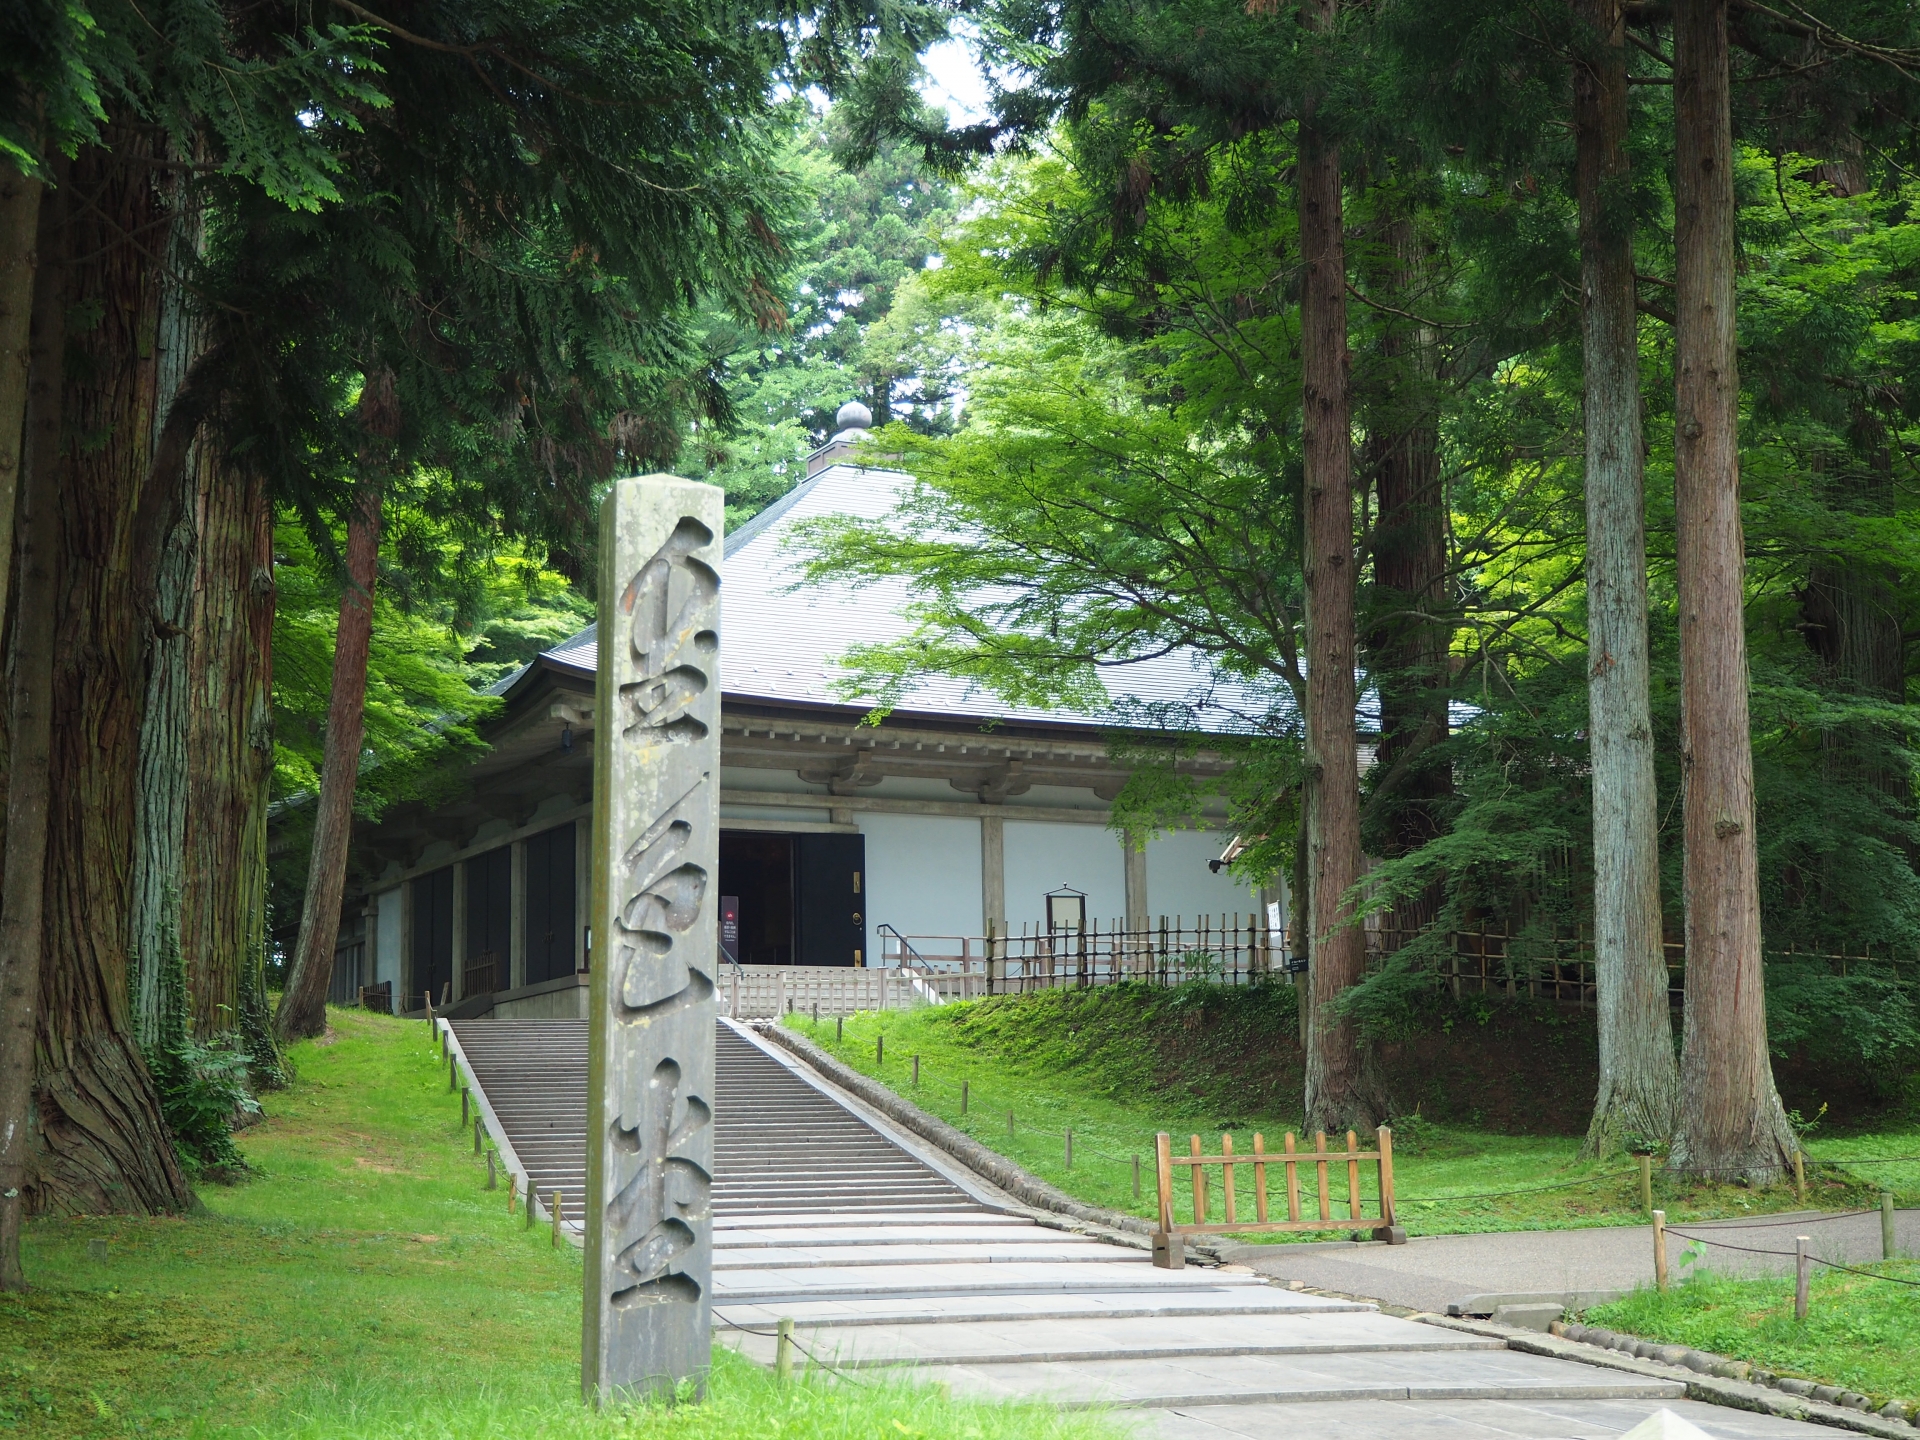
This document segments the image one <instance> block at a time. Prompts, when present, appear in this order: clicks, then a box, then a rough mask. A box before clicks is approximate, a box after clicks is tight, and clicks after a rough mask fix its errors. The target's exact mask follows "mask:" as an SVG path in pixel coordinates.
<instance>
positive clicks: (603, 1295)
mask: <svg viewBox="0 0 1920 1440" xmlns="http://www.w3.org/2000/svg"><path fill="white" fill-rule="evenodd" d="M722 513H723V512H722V509H721V492H720V491H719V489H718V488H716V487H715V486H712V485H702V484H697V483H695V482H694V481H691V480H682V479H679V478H677V477H675V476H672V475H649V476H646V477H644V478H642V479H638V480H622V481H620V482H619V483H618V484H617V485H615V486H614V488H613V492H612V493H611V494H610V495H608V496H607V499H606V503H605V505H604V506H602V508H601V511H600V629H599V636H600V678H599V688H598V691H597V697H596V700H595V705H594V720H595V724H594V741H593V743H594V755H593V760H594V766H593V909H592V918H591V922H590V923H591V924H592V927H593V937H592V939H593V959H592V974H593V985H592V990H591V992H590V993H591V997H592V998H591V1001H590V1005H591V1012H590V1013H591V1031H590V1041H589V1080H588V1085H587V1201H586V1206H585V1213H584V1216H583V1220H584V1223H585V1226H586V1305H585V1318H584V1325H583V1332H584V1333H583V1344H582V1358H581V1383H582V1385H583V1387H584V1389H585V1391H586V1394H587V1397H588V1399H589V1400H600V1401H604V1400H606V1399H609V1398H614V1397H618V1396H620V1395H622V1394H627V1395H645V1394H671V1393H672V1392H673V1390H674V1388H675V1387H676V1386H677V1385H678V1384H679V1382H681V1381H684V1380H691V1381H693V1382H694V1384H695V1385H703V1384H704V1383H705V1379H706V1372H707V1365H708V1359H709V1343H710V1342H709V1336H708V1325H709V1319H708V1304H709V1291H710V1288H711V1282H712V1275H713V1211H712V1201H711V1192H712V1188H713V1181H712V1174H713V1081H714V1053H713V1051H714V1044H713V1042H714V1024H715V1019H714V1003H713V976H714V962H715V950H716V942H717V935H718V931H717V928H716V925H715V918H714V906H715V904H716V903H717V902H718V880H719V876H718V873H717V871H718V864H719V828H720V827H719V819H720V555H721V549H720V537H721V528H722V524H723V520H722Z"/></svg>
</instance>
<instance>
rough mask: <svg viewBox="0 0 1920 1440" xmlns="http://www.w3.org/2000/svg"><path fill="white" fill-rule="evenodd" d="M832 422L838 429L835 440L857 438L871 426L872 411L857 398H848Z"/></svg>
mask: <svg viewBox="0 0 1920 1440" xmlns="http://www.w3.org/2000/svg"><path fill="white" fill-rule="evenodd" d="M833 423H834V428H835V429H836V430H838V431H839V433H838V434H837V435H835V436H834V437H833V438H834V439H835V440H858V439H859V438H860V437H861V436H862V435H865V434H866V433H867V431H869V430H871V429H872V428H873V412H872V411H871V410H869V409H867V407H866V406H864V405H862V404H861V403H860V402H859V401H858V400H849V401H848V402H847V403H846V404H844V405H842V406H841V407H840V411H839V413H838V414H836V415H835V416H834V417H833Z"/></svg>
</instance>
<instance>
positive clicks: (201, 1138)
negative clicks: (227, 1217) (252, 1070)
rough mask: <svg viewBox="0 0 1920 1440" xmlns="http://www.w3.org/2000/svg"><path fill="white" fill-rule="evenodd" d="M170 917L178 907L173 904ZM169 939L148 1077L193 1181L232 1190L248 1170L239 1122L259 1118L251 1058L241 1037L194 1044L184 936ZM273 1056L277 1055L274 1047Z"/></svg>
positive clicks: (170, 934) (169, 934) (171, 934)
mask: <svg viewBox="0 0 1920 1440" xmlns="http://www.w3.org/2000/svg"><path fill="white" fill-rule="evenodd" d="M168 909H169V911H170V912H171V913H178V909H179V907H178V904H177V903H170V904H169V906H168ZM165 933H166V949H167V953H166V954H165V955H163V956H162V957H161V962H160V1006H159V1016H158V1024H157V1025H156V1027H155V1033H154V1038H153V1043H152V1045H151V1046H149V1047H148V1049H147V1052H146V1060H147V1070H148V1072H149V1073H150V1074H151V1075H152V1076H153V1084H154V1089H155V1090H157V1091H158V1092H159V1095H160V1113H161V1115H162V1117H163V1118H164V1119H165V1120H166V1122H167V1130H168V1131H169V1133H171V1134H172V1136H173V1142H174V1147H175V1150H176V1151H177V1153H178V1154H179V1156H180V1160H181V1163H182V1164H183V1165H184V1166H185V1167H186V1170H187V1174H188V1176H189V1177H190V1178H195V1179H200V1178H204V1179H208V1180H214V1181H219V1182H222V1183H232V1182H233V1181H234V1180H236V1179H238V1178H239V1177H240V1176H242V1175H244V1174H245V1173H246V1170H247V1164H246V1161H245V1160H243V1159H242V1158H241V1156H240V1151H239V1149H238V1148H237V1147H236V1146H235V1145H234V1143H233V1129H234V1125H235V1122H236V1121H239V1120H240V1119H242V1117H245V1116H252V1115H258V1114H259V1113H260V1105H259V1102H257V1101H256V1100H255V1099H254V1098H253V1093H252V1090H251V1087H250V1083H249V1080H250V1077H249V1074H248V1070H249V1065H250V1062H251V1059H252V1057H251V1056H250V1055H249V1054H248V1052H247V1050H246V1049H245V1048H244V1045H243V1042H242V1038H241V1036H239V1035H236V1034H231V1033H230V1034H228V1035H224V1036H222V1037H220V1038H218V1039H216V1040H214V1041H213V1042H212V1043H210V1044H203V1043H201V1042H200V1041H197V1040H195V1039H194V1038H193V1035H192V1032H191V1030H190V1029H189V1027H188V1023H187V1011H188V1000H187V971H186V964H185V962H184V961H183V960H182V958H181V955H180V942H179V937H178V936H177V935H176V934H175V933H174V932H173V931H171V930H168V931H167V932H165ZM267 1053H268V1054H269V1056H272V1055H273V1053H274V1052H273V1050H272V1049H271V1047H269V1049H268V1052H267Z"/></svg>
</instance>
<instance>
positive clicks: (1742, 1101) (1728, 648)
mask: <svg viewBox="0 0 1920 1440" xmlns="http://www.w3.org/2000/svg"><path fill="white" fill-rule="evenodd" d="M1674 51H1675V54H1674V65H1675V68H1674V130H1675V135H1674V255H1675V277H1674V278H1675V294H1674V301H1675V303H1674V317H1675V325H1674V332H1675V380H1674V524H1675V530H1676V536H1675V540H1676V545H1677V549H1678V553H1679V564H1678V567H1677V569H1678V573H1677V581H1678V589H1679V604H1680V685H1681V690H1680V706H1681V731H1682V742H1681V764H1682V769H1683V773H1684V775H1685V789H1686V794H1685V807H1684V808H1685V836H1686V862H1685V877H1686V907H1687V917H1686V935H1687V994H1686V1030H1685V1041H1684V1046H1683V1050H1682V1053H1681V1059H1680V1085H1681V1093H1680V1098H1681V1104H1680V1117H1681V1118H1680V1128H1679V1130H1678V1132H1677V1133H1676V1135H1675V1137H1674V1144H1673V1152H1672V1162H1671V1163H1672V1164H1673V1166H1674V1168H1676V1169H1678V1170H1683V1171H1687V1172H1690V1173H1695V1174H1704V1173H1712V1174H1717V1175H1719V1176H1721V1177H1723V1178H1725V1177H1728V1176H1730V1175H1734V1174H1740V1175H1745V1176H1746V1177H1747V1178H1749V1179H1751V1180H1754V1181H1757V1182H1766V1181H1771V1180H1774V1179H1777V1178H1778V1177H1779V1176H1780V1174H1781V1173H1782V1166H1783V1165H1784V1164H1785V1163H1786V1160H1787V1158H1788V1156H1789V1155H1790V1154H1791V1152H1792V1149H1793V1145H1794V1137H1793V1131H1792V1128H1791V1127H1790V1126H1789V1125H1788V1123H1787V1117H1786V1113H1785V1111H1783V1110H1782V1109H1781V1106H1780V1097H1779V1095H1778V1093H1777V1092H1776V1091H1775V1089H1774V1084H1773V1066H1772V1063H1771V1061H1770V1060H1769V1058H1768V1054H1767V1007H1766V987H1765V984H1764V977H1763V971H1762V963H1761V949H1760V876H1759V862H1758V856H1757V853H1756V849H1755V842H1754V833H1753V827H1754V808H1753V743H1752V737H1751V734H1750V731H1749V728H1748V715H1747V644H1746V624H1745V620H1746V617H1745V580H1746V556H1745V543H1744V539H1743V536H1742V532H1741V523H1740V455H1739V435H1738V422H1739V400H1740V390H1739V379H1738V375H1737V372H1736V369H1735V358H1736V357H1735V349H1734V343H1735V336H1734V283H1733V256H1734V234H1733V222H1734V210H1733V133H1732V118H1731V110H1730V100H1729V89H1730V84H1729V76H1728V67H1727V0H1678V3H1676V5H1675V6H1674Z"/></svg>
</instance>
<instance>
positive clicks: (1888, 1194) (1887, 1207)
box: [1880, 1190, 1896, 1260]
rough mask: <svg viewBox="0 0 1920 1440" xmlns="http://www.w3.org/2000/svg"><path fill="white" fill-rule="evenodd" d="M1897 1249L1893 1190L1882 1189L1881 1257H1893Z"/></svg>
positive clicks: (1887, 1258)
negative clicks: (1895, 1243) (1894, 1231)
mask: <svg viewBox="0 0 1920 1440" xmlns="http://www.w3.org/2000/svg"><path fill="white" fill-rule="evenodd" d="M1895 1250H1896V1247H1895V1245H1894V1235H1893V1192H1892V1191H1891V1190H1882V1191H1881V1192H1880V1258H1881V1259H1882V1260H1891V1259H1893V1257H1894V1254H1895Z"/></svg>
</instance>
